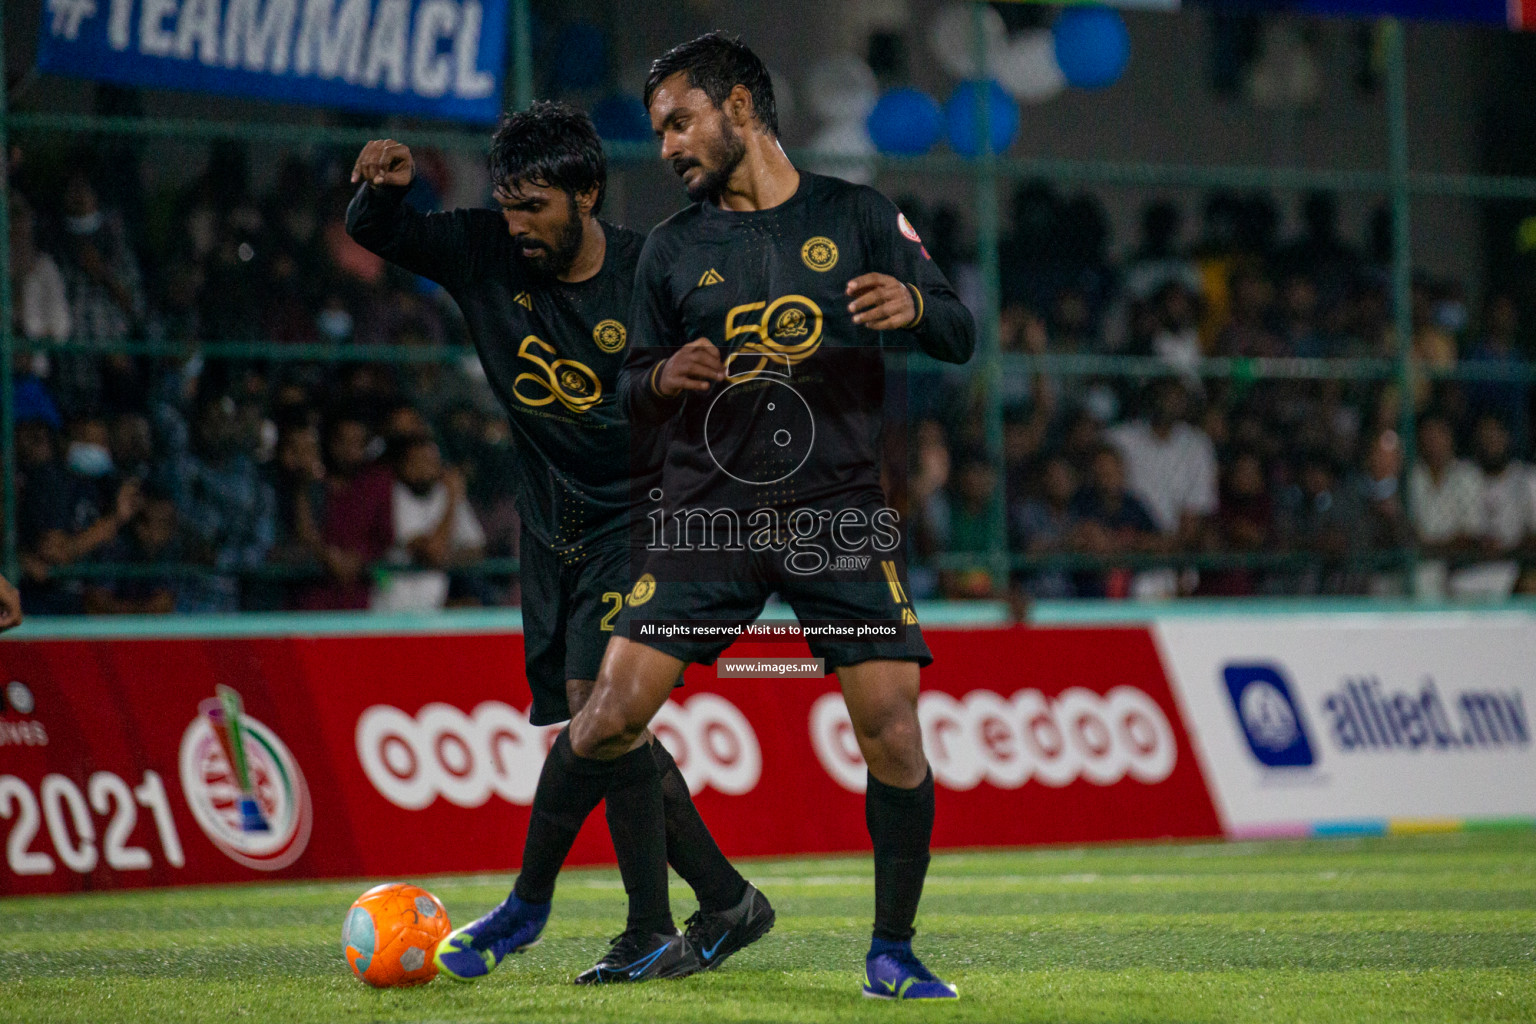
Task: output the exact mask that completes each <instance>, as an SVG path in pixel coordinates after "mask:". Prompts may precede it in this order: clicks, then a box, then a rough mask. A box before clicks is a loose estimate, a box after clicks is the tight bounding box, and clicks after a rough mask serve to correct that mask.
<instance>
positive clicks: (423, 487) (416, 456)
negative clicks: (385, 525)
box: [369, 435, 485, 612]
mask: <svg viewBox="0 0 1536 1024" xmlns="http://www.w3.org/2000/svg"><path fill="white" fill-rule="evenodd" d="M393 448H394V450H393V451H392V452H391V453H390V463H391V465H392V467H393V469H394V474H395V480H394V485H393V486H392V488H391V491H390V504H391V516H392V519H393V522H394V528H395V542H394V546H393V547H391V548H390V549H389V553H388V554H387V555H386V556H385V559H386V560H387V561H389V562H391V563H393V564H395V565H399V566H401V567H402V569H401V571H398V572H389V573H386V574H383V575H382V576H381V577H380V579H379V580H378V582H377V584H376V585H375V587H374V590H373V596H372V599H371V600H370V601H369V607H370V608H372V609H373V610H374V611H383V612H403V611H433V610H436V609H438V608H441V607H443V606H444V605H445V604H446V603H447V601H448V573H447V572H445V571H444V569H445V568H446V567H447V566H450V565H456V564H463V563H466V562H472V561H474V560H476V559H478V558H479V557H480V553H481V551H483V550H484V548H485V531H484V530H482V529H481V528H480V520H479V519H477V518H475V513H474V510H473V509H472V508H471V507H470V505H469V501H468V499H466V498H465V496H464V476H463V474H462V473H460V472H459V471H458V470H457V469H444V468H443V460H442V455H441V454H440V453H439V452H438V449H437V443H436V442H435V441H433V440H432V439H431V438H430V437H428V436H426V435H416V436H414V437H405V438H402V439H399V440H397V441H395V442H394V445H393ZM405 567H409V568H405Z"/></svg>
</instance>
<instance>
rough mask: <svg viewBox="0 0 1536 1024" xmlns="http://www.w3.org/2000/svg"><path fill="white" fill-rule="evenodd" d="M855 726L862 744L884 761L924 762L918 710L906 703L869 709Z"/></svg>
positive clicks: (900, 702) (901, 702) (921, 730)
mask: <svg viewBox="0 0 1536 1024" xmlns="http://www.w3.org/2000/svg"><path fill="white" fill-rule="evenodd" d="M861 717H862V718H863V721H860V722H855V723H854V728H855V729H857V730H858V733H859V737H860V739H861V740H863V741H864V744H865V745H867V746H871V747H873V748H875V749H876V750H877V751H879V753H880V754H881V755H882V756H883V757H884V758H886V759H889V760H893V761H899V762H904V763H905V762H912V763H918V762H921V761H922V758H923V728H922V725H921V723H920V722H919V721H918V719H917V710H916V709H915V708H913V707H911V706H910V705H909V704H907V703H906V702H905V701H891V702H889V703H887V704H884V705H882V706H880V707H878V708H874V709H871V712H870V713H867V714H865V715H863V716H861Z"/></svg>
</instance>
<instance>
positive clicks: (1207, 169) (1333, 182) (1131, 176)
mask: <svg viewBox="0 0 1536 1024" xmlns="http://www.w3.org/2000/svg"><path fill="white" fill-rule="evenodd" d="M982 11H983V9H982V7H981V5H980V4H978V5H977V8H976V17H975V26H976V49H977V54H978V57H979V58H980V57H982V56H983V55H984V52H985V35H984V30H983V18H982ZM529 19H530V0H513V17H512V18H511V26H510V35H511V40H510V42H511V47H510V49H511V54H512V58H511V59H512V67H511V73H510V75H509V76H508V80H509V83H510V86H509V92H510V96H509V98H508V99H509V102H510V103H511V104H512V105H514V106H515V107H518V108H522V107H526V106H527V105H528V104H529V103H530V102H531V101H532V98H533V57H532V42H531V35H530V28H529V26H530V20H529ZM1380 28H1381V37H1382V41H1383V44H1384V54H1383V56H1384V58H1385V63H1386V67H1387V76H1386V116H1387V119H1388V139H1389V146H1388V152H1387V153H1386V155H1385V156H1386V159H1385V161H1384V166H1383V167H1382V168H1381V169H1380V170H1347V171H1336V170H1310V169H1302V168H1287V167H1264V166H1193V165H1172V164H1153V163H1138V162H1123V161H1120V162H1116V161H1092V160H1060V159H1043V158H1014V157H1004V156H1000V155H996V154H992V153H987V152H983V154H982V155H980V156H978V157H976V158H973V159H965V158H960V157H953V156H928V157H912V158H891V157H880V158H877V159H875V160H874V161H872V162H873V163H874V165H875V166H876V167H877V168H880V169H884V170H899V171H903V172H916V173H921V174H934V175H957V176H963V177H964V178H966V179H968V180H969V181H970V183H971V185H972V192H973V202H974V211H973V213H974V216H975V221H976V224H977V257H978V264H979V268H980V271H981V282H982V289H983V296H984V300H985V314H984V315H983V317H982V319H981V323H980V324H979V327H980V331H979V344H978V348H977V355H976V358H975V361H974V363H973V364H972V366H971V367H970V368H969V372H971V373H972V374H974V379H975V381H976V382H977V383H978V384H979V385H980V387H981V389H982V392H983V394H984V399H985V400H984V408H985V417H986V427H987V429H986V447H987V454H988V456H989V457H990V458H991V460H992V461H993V462H994V464H995V465H998V466H999V467H1001V465H1002V431H1003V401H1002V396H1001V389H1000V387H999V384H1000V382H1001V380H1002V379H1003V376H1004V375H1006V374H1015V373H1048V374H1050V375H1052V376H1054V377H1058V378H1064V379H1074V378H1084V377H1101V378H1104V377H1108V378H1144V377H1153V376H1159V375H1168V374H1172V373H1182V372H1184V371H1183V370H1182V369H1179V370H1175V369H1174V368H1173V367H1171V366H1170V365H1169V364H1167V363H1165V362H1163V361H1162V360H1159V359H1155V358H1132V357H1123V356H1096V355H1038V356H1021V355H1015V354H1005V353H1003V352H1001V351H1000V346H999V340H1000V338H999V335H1000V329H999V328H1000V314H1001V278H1000V267H1001V264H1000V257H999V250H1000V246H1001V232H1000V228H999V223H1000V211H999V204H998V194H997V193H998V188H999V187H1000V186H1001V185H1003V184H1005V183H1008V182H1015V181H1021V180H1026V179H1044V180H1048V181H1053V182H1063V183H1073V184H1080V185H1081V184H1098V185H1118V186H1131V187H1170V186H1184V187H1194V188H1234V189H1244V188H1274V189H1298V190H1300V189H1326V190H1331V191H1337V192H1368V193H1379V194H1384V195H1386V196H1388V197H1389V199H1390V209H1391V219H1392V241H1393V252H1392V277H1391V293H1392V306H1393V316H1394V327H1395V341H1396V355H1395V358H1392V359H1232V358H1207V359H1204V360H1202V361H1201V362H1200V364H1199V365H1198V367H1197V368H1196V372H1198V374H1199V375H1200V376H1202V377H1204V378H1208V379H1230V380H1241V381H1245V382H1252V381H1263V380H1323V379H1342V380H1356V381H1379V382H1391V381H1395V382H1396V383H1397V385H1398V387H1399V388H1400V389H1401V393H1402V394H1403V395H1405V396H1406V395H1408V394H1409V393H1410V392H1411V386H1412V384H1413V382H1414V380H1415V379H1416V375H1417V376H1420V377H1428V378H1430V379H1454V380H1468V381H1472V380H1477V381H1510V382H1518V383H1536V368H1533V367H1518V368H1510V367H1502V366H1466V365H1462V366H1458V367H1456V368H1454V369H1451V370H1443V371H1432V370H1427V369H1424V368H1419V367H1416V366H1415V364H1414V361H1413V358H1412V352H1411V341H1412V319H1411V309H1410V301H1409V300H1410V287H1411V279H1412V255H1411V225H1410V204H1411V202H1412V200H1413V199H1414V198H1415V197H1426V196H1440V197H1459V198H1472V199H1489V200H1494V199H1506V200H1507V199H1527V200H1536V178H1509V177H1496V176H1488V175H1471V174H1445V173H1431V172H1416V171H1414V170H1413V169H1412V165H1411V162H1410V153H1409V151H1408V109H1407V78H1406V74H1407V72H1406V58H1405V54H1404V28H1403V25H1402V24H1401V23H1400V22H1398V21H1397V20H1395V19H1384V20H1383V21H1382V22H1381V24H1380ZM0 32H3V27H0ZM3 54H4V38H3V35H0V58H3ZM0 63H3V61H0ZM982 64H984V60H980V59H979V60H978V65H982ZM977 95H978V119H979V122H980V125H979V132H978V135H979V137H980V138H981V139H983V140H985V139H987V138H989V132H988V124H987V119H988V116H989V110H988V107H987V104H986V102H985V92H984V91H981V90H978V94H977ZM18 133H21V134H28V135H32V134H45V133H81V134H91V135H98V136H103V135H108V136H134V137H141V138H176V139H182V140H215V139H241V140H245V141H260V142H270V143H279V144H286V145H306V144H325V145H360V144H361V143H363V142H365V141H367V140H368V139H369V138H371V137H372V136H373V135H374V134H376V133H375V132H374V131H373V130H371V129H367V128H348V127H327V126H304V125H292V124H274V123H265V124H261V123H248V122H219V121H205V120H189V119H167V118H124V117H99V116H89V115H77V114H58V113H28V112H18V111H13V110H11V109H10V108H9V104H8V102H7V97H6V95H5V83H4V82H3V81H0V153H3V152H7V151H8V148H9V144H10V140H11V139H12V138H13V137H14V136H15V135H17V134H18ZM411 140H412V143H413V144H419V145H422V146H430V147H437V148H440V149H444V150H459V151H468V152H474V153H480V152H483V151H484V148H485V138H484V135H483V134H482V133H480V132H466V131H455V130H422V131H412V133H411ZM608 153H609V158H610V161H611V162H612V163H613V164H614V165H616V166H624V165H636V164H644V163H649V162H653V161H655V159H656V153H655V151H654V147H653V146H651V145H649V144H639V143H628V144H624V143H617V144H609V145H608ZM791 155H792V156H793V157H794V158H795V159H796V160H797V161H801V160H805V159H807V158H809V157H813V156H816V157H817V159H818V160H819V161H820V162H823V163H828V162H835V161H828V160H827V159H826V157H824V156H818V155H817V154H811V153H805V152H792V154H791ZM870 162H871V161H870V160H869V159H868V158H862V157H861V158H859V163H861V164H868V163H870ZM3 187H5V186H3V185H0V188H3ZM8 198H9V197H8V195H6V196H3V197H0V199H5V200H8ZM8 247H9V207H8V202H6V201H0V438H3V439H4V441H5V443H4V445H3V467H0V471H3V492H4V508H3V512H4V538H5V539H4V548H3V558H0V562H3V567H4V570H5V572H6V574H7V575H10V576H12V577H14V575H15V574H16V572H17V568H18V552H17V532H16V486H15V484H16V465H15V448H14V445H13V444H12V443H11V439H12V438H13V437H14V427H15V420H14V413H15V409H14V400H13V394H12V356H13V353H14V351H15V346H16V338H15V337H14V336H13V331H12V312H11V310H12V281H11V277H10V258H9V251H8ZM77 349H78V350H89V351H92V352H98V353H103V352H108V351H117V352H124V353H131V354H139V355H175V354H179V353H183V352H185V351H186V350H185V348H184V347H182V346H179V345H166V344H157V343H152V342H143V341H134V342H125V343H121V344H117V345H112V346H105V347H104V346H102V345H99V344H94V343H93V344H91V345H81V344H78V343H75V344H68V343H67V344H65V345H63V346H56V347H55V348H54V349H53V350H56V351H70V350H77ZM198 351H199V352H201V353H202V354H203V355H205V356H206V357H208V358H236V359H257V358H259V359H263V360H305V361H331V362H334V361H368V362H411V361H429V360H449V359H457V358H461V357H462V356H463V355H464V350H462V349H459V348H445V347H426V348H419V347H399V346H356V345H283V346H272V347H267V346H262V345H252V344H249V343H222V342H218V341H210V342H207V343H204V344H200V345H199V346H198ZM1401 406H1402V411H1401V415H1402V422H1401V429H1400V431H1399V433H1400V435H1401V437H1402V440H1403V444H1404V447H1405V452H1404V455H1405V457H1404V472H1405V473H1406V472H1408V470H1409V469H1410V468H1411V467H1412V465H1413V463H1414V451H1413V444H1414V435H1415V431H1414V423H1413V416H1414V407H1413V403H1412V402H1411V401H1406V400H1405V401H1403V402H1402V403H1401ZM1002 479H1003V475H1002V474H1001V473H999V480H1000V481H1001V480H1002ZM1002 494H1003V488H1002V487H1001V486H999V487H998V488H997V489H996V494H995V496H994V500H993V507H992V517H991V518H992V524H991V526H992V529H991V544H990V546H989V549H988V551H987V553H986V554H985V556H983V557H981V558H978V556H977V555H949V556H944V557H943V558H941V559H940V565H941V566H952V567H976V566H978V565H980V566H982V567H985V568H987V569H989V570H990V571H992V572H993V573H995V574H996V576H995V578H998V579H1001V578H1004V577H1005V576H1006V574H1007V573H1008V572H1009V571H1010V570H1020V569H1046V568H1062V569H1070V568H1082V567H1091V566H1094V565H1096V564H1102V562H1103V560H1102V559H1096V558H1094V557H1090V556H1084V555H1075V554H1061V555H1047V556H1010V554H1009V551H1008V544H1007V533H1006V524H1005V516H1004V509H1003V496H1002ZM1417 558H1418V555H1417V551H1416V549H1414V548H1412V547H1410V548H1408V549H1405V550H1401V551H1394V552H1377V553H1369V554H1364V555H1361V556H1359V557H1358V558H1355V559H1353V560H1352V561H1354V562H1356V563H1358V564H1359V565H1360V566H1361V567H1367V568H1369V567H1379V568H1389V567H1391V568H1397V567H1400V568H1402V569H1404V570H1406V571H1409V572H1411V571H1412V569H1413V567H1414V565H1415V564H1416V562H1417ZM1309 559H1310V560H1311V561H1314V562H1315V560H1316V559H1315V556H1307V555H1297V554H1292V553H1255V554H1232V553H1226V554H1223V553H1188V554H1180V555H1158V556H1136V557H1130V558H1127V557H1126V556H1115V557H1114V559H1113V562H1114V564H1115V565H1117V566H1126V567H1134V566H1140V565H1142V564H1146V565H1173V566H1181V567H1196V568H1199V567H1205V568H1225V567H1236V566H1242V567H1253V568H1276V569H1284V568H1288V567H1294V566H1300V565H1302V564H1304V563H1306V562H1307V561H1308V560H1309ZM515 569H516V564H515V561H513V560H506V559H503V560H487V562H485V563H483V564H482V565H481V566H480V567H479V570H480V571H482V572H491V573H510V572H514V571H515ZM111 571H113V570H111V569H110V568H108V567H102V566H77V567H71V568H70V569H68V570H67V571H66V572H61V573H60V575H73V576H80V577H89V576H96V575H100V574H102V573H105V572H111ZM186 571H188V572H194V573H195V572H206V571H208V570H206V569H199V568H197V567H187V569H186ZM304 572H305V570H301V569H296V568H294V567H290V566H273V567H271V568H270V571H264V572H263V574H262V575H264V576H266V577H268V578H274V579H291V578H295V577H298V576H302V575H303V574H304Z"/></svg>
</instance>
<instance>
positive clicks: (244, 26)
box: [37, 0, 507, 123]
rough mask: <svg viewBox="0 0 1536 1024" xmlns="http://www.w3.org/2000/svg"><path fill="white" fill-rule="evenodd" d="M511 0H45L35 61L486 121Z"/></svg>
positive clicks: (144, 81) (494, 104) (174, 83)
mask: <svg viewBox="0 0 1536 1024" xmlns="http://www.w3.org/2000/svg"><path fill="white" fill-rule="evenodd" d="M506 36H507V0H44V2H43V18H42V25H41V28H40V31H39V40H38V58H37V62H38V67H39V68H41V69H42V70H44V71H52V72H57V73H59V74H65V75H75V76H79V77H83V78H92V79H98V80H102V81H108V82H116V83H119V84H122V85H135V86H142V87H145V88H155V89H185V90H195V91H199V92H210V93H224V94H233V95H240V96H250V97H255V98H258V99H266V100H273V101H276V102H282V103H302V104H307V105H312V106H326V107H347V108H351V109H354V110H371V111H379V112H382V113H396V114H419V115H424V116H431V117H441V118H446V119H451V120H460V121H473V122H480V123H486V122H490V121H494V120H495V119H496V118H497V116H498V115H499V114H500V112H501V83H502V74H503V70H504V67H505V60H506Z"/></svg>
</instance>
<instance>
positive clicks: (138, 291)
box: [55, 171, 145, 412]
mask: <svg viewBox="0 0 1536 1024" xmlns="http://www.w3.org/2000/svg"><path fill="white" fill-rule="evenodd" d="M61 206H62V213H63V227H64V241H63V244H62V245H61V246H60V250H59V256H60V267H59V269H60V271H61V272H62V273H63V275H64V284H65V293H66V297H67V300H68V303H69V310H70V315H71V320H72V323H71V330H70V335H71V338H72V340H74V341H97V342H104V341H119V340H122V339H125V338H129V337H132V336H133V335H134V334H135V333H136V328H137V325H138V324H139V322H140V321H141V319H142V318H143V315H144V311H145V303H144V291H143V287H142V280H141V275H140V272H139V262H138V259H137V258H136V257H135V256H134V254H133V251H132V249H131V248H130V247H129V245H128V241H127V239H126V238H125V237H124V233H123V229H122V225H121V223H120V222H119V221H118V220H117V218H116V217H112V216H109V215H108V214H107V213H106V212H105V211H103V210H102V208H101V205H100V203H99V201H98V199H97V195H96V190H95V188H94V187H93V186H92V184H91V180H90V177H89V175H87V174H86V173H85V172H84V171H75V172H74V173H73V174H71V175H70V176H69V178H68V180H67V181H66V182H65V186H64V195H63V199H62V203H61ZM104 370H105V372H103V371H104ZM135 370H136V367H135V366H134V364H133V361H132V359H131V358H130V357H127V356H122V355H113V356H108V357H106V358H105V359H103V357H102V356H100V355H95V354H92V353H89V352H75V353H68V354H65V355H63V356H61V357H60V358H59V367H58V372H57V373H56V375H55V384H56V388H57V391H58V393H59V398H60V401H61V403H62V404H63V405H64V407H65V410H66V411H68V412H85V411H95V410H97V409H98V408H100V406H101V404H102V401H103V398H104V397H105V398H107V399H111V400H112V401H113V402H119V401H120V402H121V404H124V405H128V406H131V405H132V404H133V402H134V400H135V394H134V391H135V390H136V389H135V388H133V386H132V384H131V383H129V382H131V381H132V380H133V379H134V378H135V377H136V373H135Z"/></svg>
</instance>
